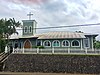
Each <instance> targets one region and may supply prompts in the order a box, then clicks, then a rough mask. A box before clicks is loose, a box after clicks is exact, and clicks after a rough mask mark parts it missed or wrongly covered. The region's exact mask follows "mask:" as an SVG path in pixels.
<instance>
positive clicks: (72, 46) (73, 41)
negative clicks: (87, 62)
mask: <svg viewBox="0 0 100 75" xmlns="http://www.w3.org/2000/svg"><path fill="white" fill-rule="evenodd" d="M74 41H77V42H78V43H79V46H73V45H72V43H73V42H74ZM71 47H80V42H79V40H72V41H71Z"/></svg>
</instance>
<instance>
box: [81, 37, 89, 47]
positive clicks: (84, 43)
mask: <svg viewBox="0 0 100 75" xmlns="http://www.w3.org/2000/svg"><path fill="white" fill-rule="evenodd" d="M86 39H87V40H88V47H86V46H85V40H86ZM83 43H84V48H90V40H89V38H88V37H87V38H85V39H84V41H83Z"/></svg>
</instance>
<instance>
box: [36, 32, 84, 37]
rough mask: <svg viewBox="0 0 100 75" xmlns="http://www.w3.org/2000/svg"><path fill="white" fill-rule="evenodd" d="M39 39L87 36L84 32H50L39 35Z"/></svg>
mask: <svg viewBox="0 0 100 75" xmlns="http://www.w3.org/2000/svg"><path fill="white" fill-rule="evenodd" d="M37 36H38V39H62V38H63V39H64V38H85V36H84V34H83V33H77V32H62V31H61V32H59V31H56V32H48V33H43V34H39V35H37Z"/></svg>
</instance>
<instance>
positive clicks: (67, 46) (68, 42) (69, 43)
mask: <svg viewBox="0 0 100 75" xmlns="http://www.w3.org/2000/svg"><path fill="white" fill-rule="evenodd" d="M64 41H67V42H68V46H63V42H64ZM62 47H70V42H69V41H68V40H63V41H62Z"/></svg>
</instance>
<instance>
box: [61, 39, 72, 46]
mask: <svg viewBox="0 0 100 75" xmlns="http://www.w3.org/2000/svg"><path fill="white" fill-rule="evenodd" d="M69 46H70V43H69V41H68V40H64V41H62V47H69Z"/></svg>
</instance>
